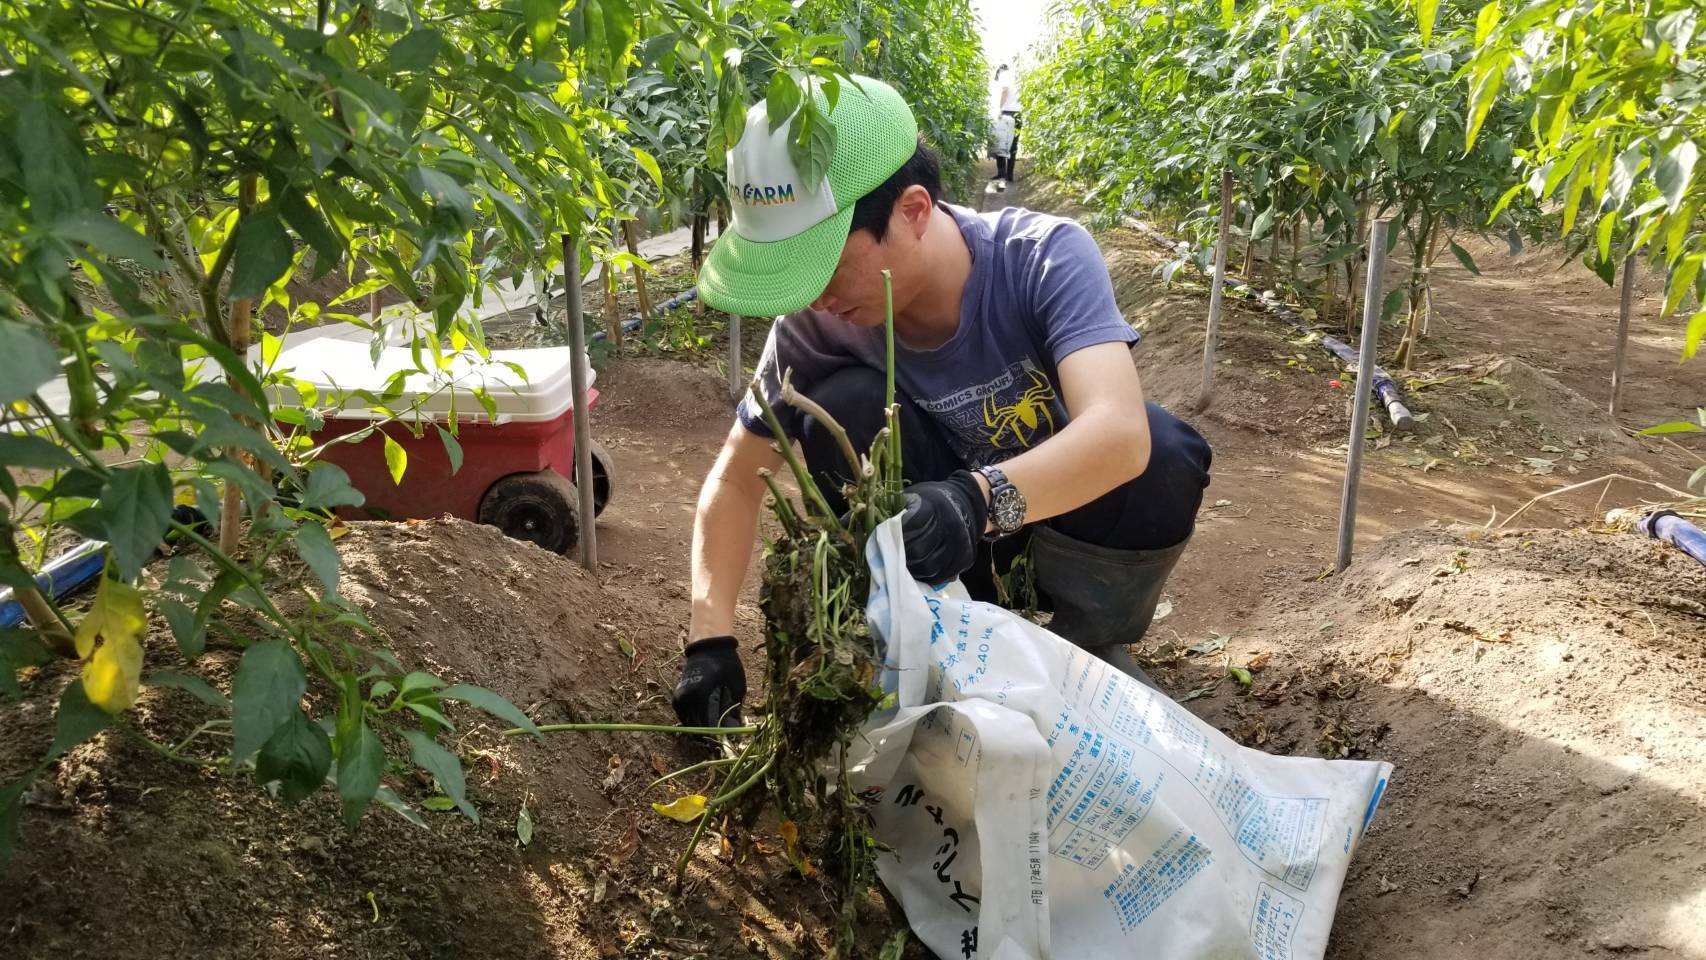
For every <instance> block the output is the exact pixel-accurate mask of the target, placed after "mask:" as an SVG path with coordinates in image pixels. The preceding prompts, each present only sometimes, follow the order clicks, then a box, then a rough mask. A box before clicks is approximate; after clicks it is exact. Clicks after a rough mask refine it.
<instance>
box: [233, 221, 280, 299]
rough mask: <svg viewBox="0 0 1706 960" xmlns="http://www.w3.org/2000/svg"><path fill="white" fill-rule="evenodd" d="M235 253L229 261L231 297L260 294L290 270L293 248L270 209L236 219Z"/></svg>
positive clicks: (244, 297)
mask: <svg viewBox="0 0 1706 960" xmlns="http://www.w3.org/2000/svg"><path fill="white" fill-rule="evenodd" d="M234 242H235V243H236V244H237V250H236V254H235V255H234V256H233V257H232V260H231V289H230V291H229V292H228V294H227V296H228V297H229V298H230V299H232V300H244V299H251V298H254V297H259V296H260V295H261V294H263V293H266V292H267V288H268V287H270V286H272V285H273V284H274V283H277V282H278V279H279V278H280V277H282V276H284V274H285V271H287V270H289V269H290V261H291V259H292V257H293V256H294V253H295V251H294V250H293V249H292V248H291V245H290V235H289V234H287V233H285V232H284V224H283V222H282V221H280V220H279V216H278V214H277V213H276V212H274V211H272V210H264V211H261V212H259V213H251V214H249V215H248V216H246V217H243V218H242V219H240V220H238V221H237V238H236V240H235V241H234Z"/></svg>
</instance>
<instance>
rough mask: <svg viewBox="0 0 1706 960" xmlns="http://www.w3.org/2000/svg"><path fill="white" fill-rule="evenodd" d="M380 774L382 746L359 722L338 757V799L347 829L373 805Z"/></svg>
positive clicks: (353, 826) (365, 725) (382, 765)
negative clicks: (341, 804)
mask: <svg viewBox="0 0 1706 960" xmlns="http://www.w3.org/2000/svg"><path fill="white" fill-rule="evenodd" d="M384 772H385V747H384V746H383V745H382V744H380V742H379V738H378V737H377V736H375V735H374V733H373V731H372V730H370V729H368V727H367V724H366V723H365V722H363V723H362V724H361V726H359V727H357V728H356V730H355V735H354V740H353V741H351V742H349V743H346V744H344V745H343V746H342V752H340V753H339V754H338V796H340V797H342V798H343V801H344V825H345V826H347V827H349V828H350V829H351V830H354V829H355V826H356V824H358V823H360V822H361V815H362V813H363V812H365V811H366V810H367V805H368V804H369V803H371V802H373V795H374V793H375V791H377V790H378V789H379V777H380V776H381V775H382V774H383V773H384Z"/></svg>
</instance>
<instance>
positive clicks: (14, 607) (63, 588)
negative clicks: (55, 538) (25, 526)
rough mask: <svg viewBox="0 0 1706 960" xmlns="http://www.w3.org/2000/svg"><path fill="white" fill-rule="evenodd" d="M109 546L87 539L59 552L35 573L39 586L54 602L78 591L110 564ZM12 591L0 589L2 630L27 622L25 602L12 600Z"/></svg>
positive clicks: (37, 585)
mask: <svg viewBox="0 0 1706 960" xmlns="http://www.w3.org/2000/svg"><path fill="white" fill-rule="evenodd" d="M106 546H107V544H106V542H105V541H103V540H85V541H83V542H82V543H80V544H78V545H77V546H75V547H72V548H71V549H70V550H68V551H66V552H65V553H62V554H60V555H59V556H58V557H57V558H55V559H54V560H53V562H52V563H49V564H48V565H47V566H45V567H43V568H42V571H41V572H40V573H38V574H36V587H37V589H39V590H41V591H42V592H43V593H45V594H49V595H51V596H52V597H53V599H54V601H55V602H58V601H59V600H62V599H64V598H65V597H68V596H70V595H71V594H73V593H76V592H77V591H78V590H80V589H82V588H83V587H84V586H87V585H88V584H89V583H90V582H92V581H93V580H94V579H95V578H96V577H98V576H100V575H101V569H102V568H103V567H105V566H106V564H107V551H106ZM12 593H13V591H12V588H11V587H7V588H6V589H4V590H0V629H6V628H11V627H15V626H17V625H18V624H20V623H23V622H24V605H23V604H21V603H19V602H18V601H16V600H13V599H12Z"/></svg>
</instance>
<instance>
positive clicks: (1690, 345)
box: [1682, 310, 1706, 360]
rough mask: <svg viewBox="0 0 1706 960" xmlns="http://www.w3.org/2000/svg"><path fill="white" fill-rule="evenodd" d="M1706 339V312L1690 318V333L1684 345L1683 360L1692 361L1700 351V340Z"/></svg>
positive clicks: (1684, 340)
mask: <svg viewBox="0 0 1706 960" xmlns="http://www.w3.org/2000/svg"><path fill="white" fill-rule="evenodd" d="M1703 337H1706V310H1702V311H1700V312H1699V313H1696V314H1695V315H1694V316H1692V317H1689V318H1688V332H1687V334H1685V335H1684V338H1683V343H1682V359H1684V360H1692V359H1694V355H1695V354H1696V353H1698V352H1699V350H1700V340H1701V338H1703Z"/></svg>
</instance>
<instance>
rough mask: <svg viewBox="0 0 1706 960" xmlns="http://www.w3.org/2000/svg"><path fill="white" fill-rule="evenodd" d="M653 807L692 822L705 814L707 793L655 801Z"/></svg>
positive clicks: (667, 815)
mask: <svg viewBox="0 0 1706 960" xmlns="http://www.w3.org/2000/svg"><path fill="white" fill-rule="evenodd" d="M652 809H653V810H656V811H657V812H658V813H661V814H663V815H664V816H666V817H668V818H670V819H671V820H679V821H681V822H682V823H692V822H693V821H695V820H697V819H699V818H700V817H702V816H704V815H705V795H704V794H702V793H690V794H688V795H687V796H685V797H677V798H676V799H674V800H671V801H670V802H669V803H654V804H652Z"/></svg>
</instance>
